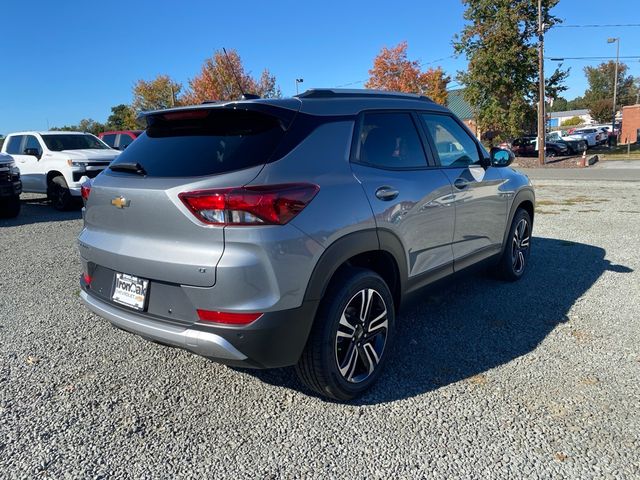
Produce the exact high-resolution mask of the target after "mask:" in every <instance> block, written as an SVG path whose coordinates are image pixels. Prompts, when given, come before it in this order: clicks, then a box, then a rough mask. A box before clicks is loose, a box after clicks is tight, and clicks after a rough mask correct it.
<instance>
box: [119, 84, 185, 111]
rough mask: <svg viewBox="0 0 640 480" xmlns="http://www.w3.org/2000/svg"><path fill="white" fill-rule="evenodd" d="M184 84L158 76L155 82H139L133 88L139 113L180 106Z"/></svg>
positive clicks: (134, 106) (134, 99)
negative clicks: (179, 100) (180, 96)
mask: <svg viewBox="0 0 640 480" xmlns="http://www.w3.org/2000/svg"><path fill="white" fill-rule="evenodd" d="M181 90H182V84H181V83H178V82H176V81H174V80H172V79H171V77H169V75H158V76H157V77H156V78H154V79H153V80H138V81H137V82H136V83H135V84H134V86H133V103H132V104H131V106H132V107H133V109H134V110H135V111H137V112H144V111H148V110H159V109H162V108H169V107H173V106H176V105H178V104H179V102H178V100H177V99H178V98H179V95H180V91H181Z"/></svg>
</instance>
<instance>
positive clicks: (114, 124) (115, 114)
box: [106, 104, 139, 130]
mask: <svg viewBox="0 0 640 480" xmlns="http://www.w3.org/2000/svg"><path fill="white" fill-rule="evenodd" d="M106 128H107V129H108V130H135V129H136V128H139V127H138V125H137V123H136V112H135V111H134V110H133V108H132V107H130V106H129V105H125V104H120V105H116V106H115V107H111V115H109V118H108V119H107V125H106Z"/></svg>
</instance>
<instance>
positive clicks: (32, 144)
mask: <svg viewBox="0 0 640 480" xmlns="http://www.w3.org/2000/svg"><path fill="white" fill-rule="evenodd" d="M27 148H31V149H34V150H36V151H37V152H38V155H42V147H41V146H40V142H38V139H37V138H36V137H34V136H33V135H27V136H26V141H25V142H24V147H23V148H22V151H23V152H26V150H27Z"/></svg>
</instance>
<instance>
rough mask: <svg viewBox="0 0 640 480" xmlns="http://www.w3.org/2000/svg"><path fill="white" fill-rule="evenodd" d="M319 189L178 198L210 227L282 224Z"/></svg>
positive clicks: (287, 187) (290, 187)
mask: <svg viewBox="0 0 640 480" xmlns="http://www.w3.org/2000/svg"><path fill="white" fill-rule="evenodd" d="M318 190H320V187H318V186H317V185H314V184H311V183H289V184H284V185H263V186H255V187H254V186H251V187H240V188H224V189H217V190H200V191H196V192H187V193H181V194H179V195H178V196H179V197H180V200H182V202H183V203H184V204H185V205H186V206H187V208H188V209H189V210H190V211H191V212H192V213H193V214H194V215H195V216H196V217H197V218H198V219H199V220H201V221H202V222H204V223H208V224H210V225H284V224H285V223H287V222H288V221H290V220H291V219H292V218H293V217H295V216H296V215H297V214H299V213H300V212H301V211H302V210H303V209H304V208H305V207H306V206H307V205H308V204H309V202H310V201H311V200H313V197H315V196H316V193H318Z"/></svg>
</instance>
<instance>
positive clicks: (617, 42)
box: [607, 37, 620, 134]
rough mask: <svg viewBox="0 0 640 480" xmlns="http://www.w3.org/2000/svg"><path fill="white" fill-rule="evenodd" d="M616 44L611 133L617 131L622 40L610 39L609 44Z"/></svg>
mask: <svg viewBox="0 0 640 480" xmlns="http://www.w3.org/2000/svg"><path fill="white" fill-rule="evenodd" d="M614 42H615V43H616V73H615V76H614V78H613V119H612V120H611V133H612V134H613V133H614V131H615V129H616V101H617V100H618V63H619V61H620V38H619V37H618V38H608V39H607V43H614Z"/></svg>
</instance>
